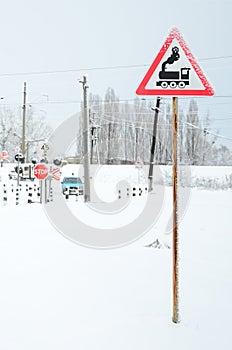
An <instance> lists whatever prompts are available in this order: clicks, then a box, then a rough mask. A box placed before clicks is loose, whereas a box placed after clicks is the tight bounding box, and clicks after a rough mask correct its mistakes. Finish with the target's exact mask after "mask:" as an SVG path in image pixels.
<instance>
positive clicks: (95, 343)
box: [0, 167, 232, 350]
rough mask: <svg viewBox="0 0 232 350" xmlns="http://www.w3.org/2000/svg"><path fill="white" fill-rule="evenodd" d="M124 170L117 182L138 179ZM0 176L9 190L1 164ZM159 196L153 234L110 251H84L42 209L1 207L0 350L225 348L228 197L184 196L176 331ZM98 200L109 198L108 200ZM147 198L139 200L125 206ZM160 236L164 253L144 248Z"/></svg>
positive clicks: (231, 240) (231, 279)
mask: <svg viewBox="0 0 232 350" xmlns="http://www.w3.org/2000/svg"><path fill="white" fill-rule="evenodd" d="M119 168H120V167H119ZM119 168H118V173H116V170H114V171H113V172H112V173H111V176H109V174H110V173H109V172H107V171H109V169H108V170H107V171H106V172H105V173H101V176H100V179H101V180H102V179H103V180H102V183H103V184H104V183H107V181H108V185H107V186H108V187H107V191H108V192H109V191H110V182H112V179H113V178H115V179H116V181H119V180H121V179H123V176H122V168H121V169H119ZM111 169H113V168H111ZM124 169H126V171H125V172H124V178H126V180H127V181H128V178H129V179H132V178H133V174H134V175H135V181H132V180H131V181H132V182H136V178H137V175H136V174H138V171H137V169H136V170H134V173H133V169H132V168H131V172H130V171H128V169H129V168H125V167H124ZM220 169H222V170H221V171H222V175H223V168H222V167H220ZM227 170H228V169H224V174H225V172H226V171H227ZM230 170H231V169H229V170H228V174H231V171H230ZM100 171H101V172H102V171H103V169H100V170H99V172H100ZM199 171H200V172H203V170H202V169H201V170H199ZM212 171H214V174H215V172H217V171H219V170H217V169H216V168H214V169H212V170H210V172H209V174H210V175H212ZM0 174H1V178H2V182H1V183H0V184H1V185H2V184H3V182H7V184H8V185H11V183H9V181H8V180H7V171H6V167H5V168H1V169H0ZM103 174H104V175H103ZM120 174H121V175H120ZM204 174H205V175H204V176H208V175H206V173H204ZM107 179H108V180H107ZM100 184H101V181H100V180H99V182H98V184H97V186H100ZM98 188H100V187H98ZM155 191H156V190H154V193H155ZM100 192H101V191H100ZM103 192H104V191H102V193H103ZM164 193H165V195H164V197H165V198H164V203H163V205H162V208H161V212H160V214H159V218H158V220H157V221H156V222H155V223H154V226H153V227H151V229H150V231H149V232H148V233H147V234H146V235H144V236H143V237H141V238H140V239H139V240H137V241H135V242H134V243H132V244H130V245H128V246H125V247H123V248H118V249H109V250H96V249H88V248H85V247H82V246H80V245H78V244H75V243H73V242H71V241H70V240H69V239H66V238H64V236H63V235H62V234H60V233H58V232H57V231H56V229H55V227H54V226H53V225H52V224H51V222H50V221H49V220H48V218H47V216H46V214H45V211H44V209H43V207H42V205H41V204H39V203H33V204H26V202H25V201H24V202H22V203H21V204H20V205H15V204H14V203H13V202H12V203H13V204H12V205H9V204H7V205H1V207H0V224H1V234H0V280H1V288H0V310H1V312H0V347H1V349H7V350H21V349H22V350H29V349H30V350H31V349H33V350H37V349H38V350H41V349H43V350H51V349H56V350H64V349H65V350H66V349H69V350H74V349H75V350H76V349H81V350H82V349H83V350H90V349H91V350H92V349H94V350H95V349H97V350H98V349H99V350H100V349H101V350H106V349H107V350H108V349H111V350H116V349H117V350H118V349H123V350H124V349H125V350H128V349H133V350H134V349H135V350H140V349H148V350H150V349H158V350H164V349H165V350H168V349H170V348H172V349H176V350H177V349H179V350H186V349H189V350H193V349H194V350H196V349H199V350H203V349H211V350H216V349H217V350H218V349H219V348H220V349H230V348H231V343H232V337H231V333H230V332H231V323H232V303H231V295H232V270H231V256H232V230H231V207H232V191H231V190H225V191H220V190H218V191H206V190H198V189H191V194H190V197H189V200H188V202H187V206H186V208H185V212H184V215H183V216H182V219H181V221H180V227H179V234H180V246H179V247H180V261H179V267H180V317H181V322H180V323H179V324H177V325H176V324H174V323H172V249H169V248H168V246H169V245H170V246H171V234H168V233H167V232H168V231H167V226H168V222H169V220H170V213H171V204H172V203H171V188H170V187H165V189H164ZM104 196H105V199H109V193H108V194H105V195H104V194H103V197H104ZM153 196H154V197H155V194H153ZM144 198H145V196H144V197H141V198H136V199H135V201H134V202H133V203H132V204H131V205H132V208H133V206H139V205H140V203H141V201H142V200H144ZM180 199H181V198H180ZM136 203H137V204H136ZM47 205H50V203H48V204H47ZM68 205H69V207H70V210H74V209H75V206H76V208H81V206H82V207H83V206H84V203H83V202H82V200H81V199H79V201H78V202H76V201H75V200H74V199H70V201H69V202H68ZM82 210H84V209H83V208H82ZM128 213H129V212H128ZM128 215H129V214H128ZM64 220H65V217H64ZM91 220H92V218H91V217H90V218H89V221H91ZM102 224H103V222H102ZM104 224H105V223H104ZM157 238H158V239H159V242H160V243H161V249H155V248H154V247H152V246H151V247H148V246H149V244H150V243H152V242H154V241H155V240H156V239H157Z"/></svg>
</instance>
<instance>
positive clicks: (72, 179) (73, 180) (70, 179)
mask: <svg viewBox="0 0 232 350" xmlns="http://www.w3.org/2000/svg"><path fill="white" fill-rule="evenodd" d="M63 182H64V183H72V184H75V183H82V181H81V179H80V177H66V178H65V179H64V181H63Z"/></svg>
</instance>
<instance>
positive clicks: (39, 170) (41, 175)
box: [34, 163, 48, 180]
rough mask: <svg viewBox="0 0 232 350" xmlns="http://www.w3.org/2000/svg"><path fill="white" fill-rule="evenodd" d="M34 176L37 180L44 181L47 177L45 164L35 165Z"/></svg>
mask: <svg viewBox="0 0 232 350" xmlns="http://www.w3.org/2000/svg"><path fill="white" fill-rule="evenodd" d="M34 175H35V177H36V178H37V179H38V180H44V179H46V177H47V176H48V167H47V166H46V165H45V164H43V163H42V164H37V165H36V166H35V167H34Z"/></svg>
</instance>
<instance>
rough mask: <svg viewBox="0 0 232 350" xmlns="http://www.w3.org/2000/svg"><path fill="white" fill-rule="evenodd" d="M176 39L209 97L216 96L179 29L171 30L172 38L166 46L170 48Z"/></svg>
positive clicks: (170, 37)
mask: <svg viewBox="0 0 232 350" xmlns="http://www.w3.org/2000/svg"><path fill="white" fill-rule="evenodd" d="M174 38H176V39H177V40H178V41H179V44H180V46H181V47H182V49H183V51H184V53H185V55H186V57H187V58H188V60H189V62H190V63H191V65H192V67H193V68H194V70H195V72H196V73H197V75H198V76H199V78H200V79H201V81H202V83H203V85H204V87H205V88H206V90H207V91H208V94H209V95H214V90H213V89H212V87H211V85H210V84H209V82H208V80H207V79H206V77H205V74H204V73H203V72H202V70H201V68H200V66H199V65H198V63H197V61H196V60H195V58H194V56H193V54H192V52H191V51H190V49H189V48H188V45H187V44H186V42H185V41H184V39H183V37H182V35H181V33H180V31H179V29H178V28H173V29H172V30H171V32H170V36H169V38H168V39H167V41H166V43H165V44H166V45H167V46H168V47H169V46H170V44H171V42H172V41H173V39H174ZM166 45H165V47H166Z"/></svg>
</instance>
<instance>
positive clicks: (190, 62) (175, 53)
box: [136, 28, 214, 96]
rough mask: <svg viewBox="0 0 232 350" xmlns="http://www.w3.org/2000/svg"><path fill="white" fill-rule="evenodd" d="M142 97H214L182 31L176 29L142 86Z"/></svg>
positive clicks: (138, 90)
mask: <svg viewBox="0 0 232 350" xmlns="http://www.w3.org/2000/svg"><path fill="white" fill-rule="evenodd" d="M136 93H137V94H138V95H160V96H161V95H172V96H179V95H180V96H181V95H193V96H211V95H213V94H214V91H213V89H212V88H211V86H210V84H209V82H208V81H207V79H206V77H205V76H204V74H203V72H202V70H201V69H200V67H199V65H198V64H197V62H196V61H195V59H194V57H193V55H192V53H191V52H190V50H189V48H188V47H187V45H186V43H185V42H184V40H183V38H182V36H181V34H180V32H179V31H178V29H176V28H174V29H173V30H172V31H171V33H170V35H169V37H168V38H167V40H166V41H165V43H164V45H163V46H162V48H161V50H160V52H159V53H158V55H157V57H156V58H155V60H154V62H153V63H152V65H151V67H150V68H149V70H148V72H147V73H146V75H145V77H144V78H143V80H142V82H141V83H140V85H139V87H138V89H137V91H136Z"/></svg>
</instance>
